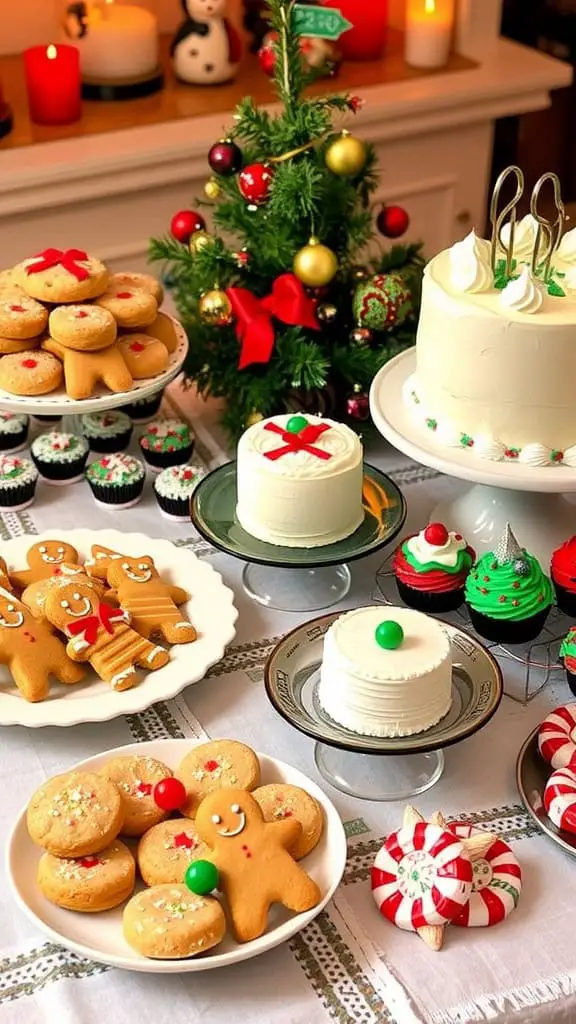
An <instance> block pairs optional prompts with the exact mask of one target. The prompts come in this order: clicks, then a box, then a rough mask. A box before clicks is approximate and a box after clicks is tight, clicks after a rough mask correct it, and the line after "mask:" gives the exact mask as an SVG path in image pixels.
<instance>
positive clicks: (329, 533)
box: [236, 414, 364, 548]
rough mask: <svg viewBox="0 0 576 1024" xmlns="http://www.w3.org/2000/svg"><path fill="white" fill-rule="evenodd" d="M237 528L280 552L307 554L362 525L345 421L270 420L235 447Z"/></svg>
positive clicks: (356, 459) (353, 447) (358, 455)
mask: <svg viewBox="0 0 576 1024" xmlns="http://www.w3.org/2000/svg"><path fill="white" fill-rule="evenodd" d="M237 458H238V464H237V474H238V505H237V507H236V515H237V517H238V521H239V523H240V525H241V526H242V527H243V528H244V529H245V530H246V532H247V533H249V534H250V535H251V536H252V537H256V538H257V539H258V540H262V541H265V542H266V543H268V544H277V545H279V546H280V547H299V548H313V547H320V546H323V545H327V544H334V543H336V541H339V540H343V539H344V538H345V537H348V536H350V534H352V533H354V531H355V530H357V529H358V527H359V526H360V525H361V523H362V522H363V520H364V509H363V505H362V477H363V467H362V458H363V450H362V444H361V442H360V439H359V437H358V436H357V434H355V433H354V431H353V430H351V429H350V428H349V427H347V426H345V425H344V424H343V423H336V422H335V421H334V420H329V419H323V418H321V417H319V416H311V415H303V414H298V415H283V416H273V417H271V418H270V419H265V420H261V421H260V422H258V423H255V424H253V426H251V427H249V428H248V430H247V431H246V432H245V433H244V434H243V435H242V437H241V438H240V442H239V444H238V456H237Z"/></svg>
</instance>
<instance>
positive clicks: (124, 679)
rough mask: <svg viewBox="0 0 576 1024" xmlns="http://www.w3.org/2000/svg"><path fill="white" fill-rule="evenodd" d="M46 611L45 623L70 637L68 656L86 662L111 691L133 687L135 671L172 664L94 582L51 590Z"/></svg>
mask: <svg viewBox="0 0 576 1024" xmlns="http://www.w3.org/2000/svg"><path fill="white" fill-rule="evenodd" d="M44 609H45V613H46V618H47V619H48V621H49V622H51V623H52V625H54V626H56V628H57V629H59V630H61V631H62V632H63V633H64V634H65V635H66V636H67V637H69V638H70V639H69V640H68V644H67V647H66V650H67V652H68V655H69V657H70V658H71V659H72V660H73V661H89V662H90V664H91V665H92V668H93V669H94V671H95V672H96V673H97V675H99V676H100V678H101V679H103V680H104V682H107V683H110V686H111V687H112V689H113V690H127V689H129V688H130V687H131V686H134V685H135V684H136V683H137V682H138V672H137V667H140V668H142V669H145V670H146V671H147V672H154V671H155V670H156V669H159V668H162V667H163V666H164V665H166V664H167V663H168V661H169V660H170V655H169V653H168V651H165V650H164V648H163V647H156V646H155V645H154V644H152V643H150V641H149V640H146V639H145V638H144V637H143V636H141V635H140V634H139V633H137V632H136V631H135V630H134V629H132V628H131V627H130V626H129V625H128V622H127V619H128V616H127V614H126V612H125V611H124V610H123V609H122V608H115V607H114V606H113V605H111V604H108V603H107V602H106V601H101V600H100V599H99V597H98V594H97V593H96V592H95V589H94V586H93V584H92V583H91V584H87V583H76V582H71V583H68V584H67V585H66V586H63V587H58V588H56V589H51V590H50V591H49V593H48V595H47V597H46V603H45V605H44Z"/></svg>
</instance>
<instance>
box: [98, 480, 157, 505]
mask: <svg viewBox="0 0 576 1024" xmlns="http://www.w3.org/2000/svg"><path fill="white" fill-rule="evenodd" d="M144 480H145V477H142V479H141V480H135V481H134V483H131V484H123V485H122V484H121V485H118V484H114V485H112V484H105V483H96V482H95V481H93V480H88V483H89V484H90V488H91V490H92V494H93V495H94V497H95V498H96V500H97V501H101V502H102V503H103V504H104V505H126V504H127V503H128V502H130V501H134V500H135V499H136V498H138V497H139V496H140V495H141V494H142V491H143V490H144Z"/></svg>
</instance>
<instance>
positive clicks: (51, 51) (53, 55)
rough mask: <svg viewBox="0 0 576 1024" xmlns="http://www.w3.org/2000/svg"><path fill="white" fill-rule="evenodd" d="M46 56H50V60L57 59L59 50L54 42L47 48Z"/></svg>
mask: <svg viewBox="0 0 576 1024" xmlns="http://www.w3.org/2000/svg"><path fill="white" fill-rule="evenodd" d="M46 56H47V57H48V60H56V57H57V56H58V50H57V49H56V47H55V46H54V43H50V46H48V47H47V48H46Z"/></svg>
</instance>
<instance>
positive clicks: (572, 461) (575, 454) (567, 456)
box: [563, 444, 576, 469]
mask: <svg viewBox="0 0 576 1024" xmlns="http://www.w3.org/2000/svg"><path fill="white" fill-rule="evenodd" d="M563 461H564V465H565V466H570V468H571V469H576V444H573V445H570V447H569V448H566V451H565V452H564V460H563Z"/></svg>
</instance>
